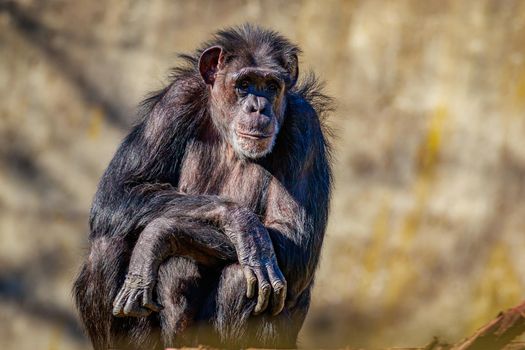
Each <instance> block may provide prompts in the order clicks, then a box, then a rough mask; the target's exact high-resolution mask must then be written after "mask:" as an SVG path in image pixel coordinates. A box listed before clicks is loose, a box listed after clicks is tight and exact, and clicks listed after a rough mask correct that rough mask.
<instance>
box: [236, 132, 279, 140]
mask: <svg viewBox="0 0 525 350" xmlns="http://www.w3.org/2000/svg"><path fill="white" fill-rule="evenodd" d="M237 135H238V136H240V137H243V138H246V139H251V140H264V139H268V138H270V137H272V135H271V134H259V133H247V132H241V131H237Z"/></svg>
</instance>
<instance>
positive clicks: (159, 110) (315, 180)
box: [74, 25, 331, 349]
mask: <svg viewBox="0 0 525 350" xmlns="http://www.w3.org/2000/svg"><path fill="white" fill-rule="evenodd" d="M215 45H220V46H222V47H223V49H224V51H225V52H226V63H228V60H232V59H234V58H235V57H238V56H243V57H247V56H249V55H251V54H252V53H253V52H255V51H257V50H258V49H259V48H260V47H262V46H267V47H270V48H271V50H270V53H269V56H268V60H267V62H264V64H266V65H274V66H279V67H281V68H283V69H288V67H287V64H288V63H289V61H290V59H291V57H293V56H294V55H295V56H296V55H297V54H298V53H299V52H300V50H299V49H298V47H297V46H295V45H293V44H291V43H290V42H289V41H288V40H287V39H285V38H283V37H282V36H280V35H279V34H277V33H275V32H273V31H268V30H263V29H260V28H257V27H252V26H247V25H246V26H242V27H236V28H232V29H227V30H224V31H220V32H218V33H217V34H216V35H215V37H214V38H213V40H211V41H210V42H207V43H206V44H205V45H203V47H202V48H201V49H200V50H197V51H196V52H195V53H194V54H193V55H182V56H181V57H182V59H183V61H184V64H183V65H181V66H180V67H178V68H175V69H174V70H173V73H172V75H171V82H170V84H169V85H168V86H167V87H166V88H164V89H163V90H161V91H159V92H157V93H156V94H154V95H153V96H151V97H150V98H148V99H147V100H146V101H145V102H143V104H142V106H141V118H140V121H139V123H138V124H137V125H136V126H135V127H133V129H132V130H131V132H130V133H129V135H128V136H127V137H126V138H125V139H124V141H123V142H122V144H121V145H120V147H119V149H118V151H117V152H116V154H115V156H114V158H113V160H112V161H111V163H110V164H109V166H108V168H107V170H106V172H105V173H104V175H103V177H102V179H101V182H100V185H99V188H98V191H97V193H96V196H95V199H94V202H93V207H92V210H91V215H90V231H91V234H90V252H89V255H88V256H87V258H86V261H85V263H84V264H83V266H82V269H81V272H80V274H79V276H78V278H77V280H76V282H75V286H74V295H75V298H76V304H77V307H78V309H79V312H80V315H81V318H82V321H83V323H84V325H85V327H86V329H87V332H88V334H89V336H90V338H91V340H92V342H93V346H94V348H95V349H107V348H109V347H119V348H133V349H135V348H144V349H152V348H164V347H167V346H179V345H187V346H191V345H198V344H208V345H212V346H218V347H233V348H235V347H245V346H252V347H294V346H296V341H297V333H298V332H299V330H300V328H301V325H302V323H303V321H304V317H305V316H306V312H307V310H308V305H309V302H310V290H311V287H312V283H313V277H314V272H315V269H316V267H317V264H318V261H319V254H320V250H321V245H322V241H323V236H324V232H325V227H326V222H327V217H328V207H329V195H330V187H331V172H330V154H329V145H328V141H327V137H328V135H329V133H328V132H327V128H326V126H325V123H324V120H325V119H324V118H325V115H326V113H327V112H328V111H330V105H331V101H330V99H328V98H327V97H326V96H325V95H323V94H322V93H321V92H320V86H319V84H318V83H317V81H316V79H315V77H314V76H313V75H309V76H307V77H306V78H305V79H304V80H303V81H302V82H299V83H297V84H296V85H293V86H292V87H291V89H290V90H289V91H288V92H287V104H286V113H285V117H284V122H283V125H282V127H281V130H280V132H279V135H278V138H277V141H276V143H275V147H274V148H273V151H272V152H271V153H270V154H269V155H267V156H266V157H265V158H263V159H260V160H258V161H246V160H237V161H231V160H225V159H224V157H225V156H224V154H225V152H224V147H225V144H224V142H222V141H217V140H214V141H209V142H208V141H207V140H208V139H207V138H203V137H202V135H203V134H207V133H210V132H212V131H213V128H214V125H213V122H212V121H211V118H210V114H209V109H208V106H209V95H208V91H207V88H206V85H205V83H204V82H203V80H202V78H201V77H200V75H199V70H198V66H197V64H198V59H199V57H200V54H201V53H202V52H203V50H204V49H205V48H207V47H210V46H215ZM292 84H293V82H292V83H291V84H290V85H292ZM188 162H191V164H192V166H193V168H196V169H198V171H196V172H195V174H197V175H195V174H192V175H191V176H190V177H191V179H188V175H187V174H186V173H185V172H186V170H185V169H186V168H185V164H187V163H188ZM232 169H237V170H235V171H234V172H235V173H236V174H241V175H242V174H244V175H245V176H239V177H238V178H232V175H231V174H232V171H233V170H232ZM190 180H191V181H190ZM271 186H273V187H272V188H273V189H272V190H270V187H271ZM275 188H277V189H278V190H275ZM279 189H281V190H279ZM272 191H273V192H272ZM275 191H283V192H282V193H277V194H276V193H275ZM216 203H221V204H224V203H225V205H230V204H232V205H241V206H244V207H246V208H248V209H250V210H252V211H253V212H255V214H256V215H258V216H259V217H260V218H261V222H262V223H263V224H264V225H265V226H267V229H268V232H269V233H270V237H271V239H272V242H273V246H274V249H275V253H276V256H277V261H278V264H279V266H280V268H281V270H282V272H283V274H284V276H285V277H286V280H287V282H288V295H287V304H286V307H285V309H284V311H283V312H282V313H281V314H279V315H278V316H271V315H270V314H269V313H264V314H262V315H259V316H253V315H251V314H252V311H253V308H254V305H255V300H252V299H247V298H246V296H245V293H246V284H245V280H244V276H243V273H242V270H241V267H240V266H239V264H238V262H237V255H236V251H235V247H234V246H233V245H232V244H230V243H229V242H228V241H227V240H223V239H221V238H217V239H216V237H219V236H218V235H222V236H224V235H223V234H222V232H220V229H219V228H218V227H217V226H216V225H215V224H214V223H213V222H209V221H207V220H193V219H192V220H187V221H186V222H184V221H181V220H178V219H177V220H178V221H176V230H178V232H181V234H184V235H185V237H187V238H186V240H185V241H184V244H186V245H187V246H188V247H189V246H191V247H200V248H198V249H202V251H205V252H208V253H210V254H209V255H210V256H213V260H210V262H209V263H207V264H201V263H197V262H196V261H195V260H193V259H191V258H187V257H182V256H172V257H169V258H168V259H167V260H165V261H164V262H163V263H162V264H161V266H160V270H159V274H158V283H157V287H156V290H155V291H156V294H155V295H154V297H155V298H156V299H157V300H158V301H159V302H160V303H161V304H162V305H163V306H164V309H163V310H162V311H160V312H159V313H153V314H151V315H150V316H148V317H142V318H132V317H124V318H118V317H114V316H113V315H112V303H113V300H114V299H115V297H116V294H117V293H118V291H119V289H120V288H121V286H122V284H123V283H124V279H125V276H126V273H127V269H128V263H129V260H130V255H131V252H132V250H133V248H134V246H135V242H136V241H137V239H138V237H139V235H140V234H141V232H142V231H143V230H144V228H145V227H146V226H147V225H148V224H149V223H151V222H152V221H154V220H155V219H159V218H161V217H163V215H165V213H168V212H170V213H172V212H173V211H174V212H175V214H173V213H172V215H179V214H178V213H181V214H183V213H185V212H186V211H195V212H197V213H201V212H202V213H203V218H204V217H205V216H204V214H205V212H206V210H209V208H211V207H213V206H214V205H215V204H216ZM176 217H177V218H179V216H176ZM268 218H273V219H271V220H270V219H268ZM267 219H268V220H267ZM265 220H267V221H265ZM192 249H193V248H192ZM195 249H197V248H195Z"/></svg>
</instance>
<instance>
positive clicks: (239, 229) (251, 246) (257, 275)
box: [234, 210, 286, 315]
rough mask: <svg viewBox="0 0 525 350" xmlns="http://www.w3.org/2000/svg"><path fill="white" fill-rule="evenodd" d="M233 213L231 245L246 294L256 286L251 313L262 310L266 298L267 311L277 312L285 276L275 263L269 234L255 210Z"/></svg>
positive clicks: (284, 293)
mask: <svg viewBox="0 0 525 350" xmlns="http://www.w3.org/2000/svg"><path fill="white" fill-rule="evenodd" d="M236 214H237V215H234V218H235V231H234V232H235V236H236V237H235V238H236V244H235V246H236V248H237V256H238V258H239V263H240V264H241V266H242V268H243V271H244V276H245V277H246V285H247V288H246V296H247V297H248V298H252V297H254V296H255V289H256V287H257V286H258V287H259V288H258V297H257V305H256V306H255V309H254V311H253V313H254V315H259V314H261V313H262V312H263V311H264V310H266V308H267V307H268V304H269V301H270V299H271V301H272V309H271V313H272V315H277V314H279V313H280V312H281V311H282V310H283V307H284V302H285V300H286V280H285V278H284V276H283V274H282V272H281V269H280V268H279V266H278V264H277V259H276V258H275V251H274V248H273V244H272V241H271V239H270V235H269V234H268V231H267V230H266V228H265V227H264V226H263V224H261V222H260V221H259V219H258V218H257V217H256V216H255V214H253V213H250V212H248V211H244V210H243V211H241V212H237V213H236ZM272 290H273V291H272Z"/></svg>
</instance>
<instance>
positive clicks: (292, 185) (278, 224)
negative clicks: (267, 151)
mask: <svg viewBox="0 0 525 350" xmlns="http://www.w3.org/2000/svg"><path fill="white" fill-rule="evenodd" d="M308 117H310V118H308ZM301 120H303V123H304V121H306V120H309V121H310V123H304V124H302V125H304V126H305V129H306V130H307V132H308V133H307V134H306V136H305V137H304V138H305V139H307V140H310V144H309V146H308V147H305V148H306V149H307V151H306V153H305V157H304V159H303V160H302V162H301V164H302V165H303V167H302V169H301V170H300V171H299V172H298V173H297V174H295V175H292V176H288V177H287V176H283V178H282V179H281V181H277V179H274V180H273V181H272V182H271V184H270V189H269V193H268V203H267V212H266V216H265V219H264V220H263V223H264V225H265V226H266V228H267V229H268V231H269V233H270V236H271V238H272V241H273V246H274V249H275V252H276V255H277V261H278V263H279V267H280V268H281V271H282V272H283V274H284V276H285V278H286V280H287V283H288V296H287V305H293V304H294V303H295V299H296V298H297V297H299V296H300V294H301V293H302V292H303V291H304V290H305V289H306V288H308V287H309V286H310V285H311V283H312V281H313V276H314V273H315V269H316V268H317V265H318V262H319V257H320V252H321V245H322V242H323V238H324V234H325V229H326V224H327V220H328V209H329V201H330V190H331V171H330V164H329V156H330V155H329V146H328V145H327V144H326V140H325V138H324V135H323V133H322V131H321V125H320V123H319V119H318V118H317V115H316V114H315V113H313V111H312V110H307V111H306V113H305V115H303V116H302V118H301Z"/></svg>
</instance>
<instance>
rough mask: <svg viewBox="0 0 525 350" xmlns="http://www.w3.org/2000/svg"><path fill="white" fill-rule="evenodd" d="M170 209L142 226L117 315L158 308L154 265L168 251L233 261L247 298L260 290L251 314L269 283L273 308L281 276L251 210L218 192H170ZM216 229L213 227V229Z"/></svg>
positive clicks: (261, 305)
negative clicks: (240, 272) (239, 268)
mask: <svg viewBox="0 0 525 350" xmlns="http://www.w3.org/2000/svg"><path fill="white" fill-rule="evenodd" d="M173 196H174V197H175V198H174V199H173V200H172V201H170V203H169V206H170V208H169V209H168V210H167V211H165V212H164V213H163V214H162V215H160V216H159V217H157V218H155V219H153V220H152V221H151V222H150V223H149V224H147V225H146V227H145V228H144V230H143V231H142V233H141V234H140V236H139V238H138V240H137V243H136V244H135V248H134V249H133V253H132V256H131V260H130V263H129V268H128V274H127V277H126V281H125V283H124V286H123V287H122V289H121V291H120V292H119V294H118V295H117V297H116V298H115V300H114V310H113V313H114V314H115V315H117V316H147V315H148V314H149V313H151V311H158V309H159V306H158V305H157V304H156V303H155V302H154V301H153V299H152V291H153V287H154V286H155V282H156V276H157V271H158V268H159V265H160V264H161V263H162V262H163V261H164V260H165V259H167V258H168V257H169V256H173V255H177V256H187V257H192V258H193V259H195V260H197V261H198V262H200V263H204V264H207V263H212V264H216V262H215V261H216V260H217V259H226V260H237V259H238V261H239V263H240V264H241V266H242V267H243V269H244V271H245V274H246V278H247V281H248V291H247V294H248V297H252V296H253V295H254V294H255V290H254V288H255V283H256V282H257V283H258V286H259V293H258V302H257V305H256V308H255V313H260V312H262V311H264V310H265V309H266V307H267V305H268V303H269V299H270V292H271V288H270V286H272V287H273V289H274V293H273V296H272V298H273V302H272V305H273V308H272V311H273V312H274V313H279V312H280V311H281V310H282V308H283V306H284V301H285V297H286V281H285V280H284V277H283V275H282V273H281V271H280V269H279V267H278V265H277V260H276V258H275V253H274V250H273V246H272V242H271V240H270V238H269V235H268V232H267V230H266V228H265V227H264V226H263V225H262V224H261V223H260V221H259V219H258V218H257V217H256V216H255V214H254V213H253V212H251V211H249V210H248V209H245V208H243V207H240V206H238V205H236V204H235V203H233V202H230V201H227V200H224V199H222V198H220V197H217V196H206V195H201V196H190V195H184V194H174V195H173ZM213 228H215V229H213Z"/></svg>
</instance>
